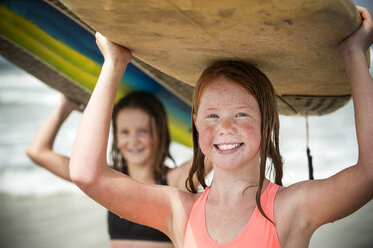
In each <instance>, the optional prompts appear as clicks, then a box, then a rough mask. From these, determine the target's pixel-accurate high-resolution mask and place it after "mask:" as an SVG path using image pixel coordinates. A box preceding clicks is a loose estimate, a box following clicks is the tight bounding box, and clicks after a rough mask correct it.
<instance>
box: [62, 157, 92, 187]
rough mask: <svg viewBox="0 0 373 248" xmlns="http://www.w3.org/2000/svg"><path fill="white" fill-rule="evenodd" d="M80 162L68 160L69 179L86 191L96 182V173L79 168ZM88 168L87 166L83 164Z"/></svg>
mask: <svg viewBox="0 0 373 248" xmlns="http://www.w3.org/2000/svg"><path fill="white" fill-rule="evenodd" d="M81 167H83V166H81V163H80V165H79V162H76V161H73V160H71V161H70V168H69V171H70V179H71V181H72V182H73V183H74V184H75V185H76V186H78V187H79V188H80V189H81V190H82V191H84V192H87V191H89V189H90V188H91V187H92V186H94V185H95V184H97V181H98V178H99V176H98V173H93V171H88V170H83V169H81ZM84 167H86V168H88V166H84Z"/></svg>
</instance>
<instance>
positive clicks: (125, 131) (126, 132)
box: [120, 129, 129, 135]
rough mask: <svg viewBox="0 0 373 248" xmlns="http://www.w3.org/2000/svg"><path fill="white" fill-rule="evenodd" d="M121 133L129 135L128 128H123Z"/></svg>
mask: <svg viewBox="0 0 373 248" xmlns="http://www.w3.org/2000/svg"><path fill="white" fill-rule="evenodd" d="M120 133H121V134H124V135H128V133H129V132H128V130H127V129H123V130H121V131H120Z"/></svg>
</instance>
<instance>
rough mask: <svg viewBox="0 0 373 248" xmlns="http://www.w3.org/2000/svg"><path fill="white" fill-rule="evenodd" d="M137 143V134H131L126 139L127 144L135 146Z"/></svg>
mask: <svg viewBox="0 0 373 248" xmlns="http://www.w3.org/2000/svg"><path fill="white" fill-rule="evenodd" d="M138 142H139V137H138V135H137V134H131V135H129V137H128V143H129V144H131V145H136V144H137V143H138Z"/></svg>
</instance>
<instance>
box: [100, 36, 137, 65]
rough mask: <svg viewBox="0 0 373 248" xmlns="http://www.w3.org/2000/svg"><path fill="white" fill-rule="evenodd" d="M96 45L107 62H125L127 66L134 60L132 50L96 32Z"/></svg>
mask: <svg viewBox="0 0 373 248" xmlns="http://www.w3.org/2000/svg"><path fill="white" fill-rule="evenodd" d="M96 43H97V46H98V47H99V48H100V51H101V53H102V55H103V56H104V58H105V61H112V62H114V63H117V62H123V63H125V65H127V64H128V63H129V62H130V61H131V59H132V53H131V51H130V50H128V49H127V48H125V47H122V46H120V45H118V44H115V43H113V42H111V41H109V40H108V39H107V38H106V37H105V36H103V35H102V34H100V33H99V32H96Z"/></svg>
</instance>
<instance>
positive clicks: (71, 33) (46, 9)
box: [0, 0, 191, 125]
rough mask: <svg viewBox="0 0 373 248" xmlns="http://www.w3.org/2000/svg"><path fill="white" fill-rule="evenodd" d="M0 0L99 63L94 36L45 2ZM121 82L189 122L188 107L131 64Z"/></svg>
mask: <svg viewBox="0 0 373 248" xmlns="http://www.w3.org/2000/svg"><path fill="white" fill-rule="evenodd" d="M0 3H1V4H2V5H3V6H6V7H8V8H9V9H11V10H12V11H14V12H16V13H17V14H19V15H21V16H23V17H25V18H26V19H28V20H30V21H31V22H33V23H34V24H35V25H37V26H38V27H39V28H40V29H42V30H44V31H45V32H46V33H48V34H49V35H51V36H52V37H54V38H55V39H57V40H59V41H61V42H63V43H64V44H66V45H68V46H69V47H71V48H73V49H74V50H76V51H78V52H80V53H82V54H84V55H85V56H86V57H89V58H91V59H92V60H93V61H96V62H97V63H99V64H102V63H103V57H102V55H101V53H100V51H99V49H98V48H97V46H96V42H95V38H94V35H92V34H91V33H90V32H88V31H87V30H86V29H84V28H83V27H81V26H80V25H79V24H77V23H76V22H74V21H73V20H71V19H70V18H69V17H67V16H66V15H64V14H63V13H61V12H60V11H58V10H57V9H55V8H54V7H52V6H50V5H49V4H47V3H46V2H44V1H41V0H17V1H11V0H0ZM122 83H124V84H125V85H126V86H127V87H128V88H130V89H131V90H144V91H148V92H151V93H152V94H154V95H156V96H157V97H158V98H159V99H160V100H161V101H162V103H163V104H164V105H165V107H166V109H167V112H168V113H169V114H171V115H173V116H174V117H175V118H177V119H179V120H180V121H182V122H183V123H185V124H187V125H190V123H191V115H190V112H191V108H190V106H189V105H187V104H186V103H185V102H183V101H182V100H180V99H179V98H177V97H176V96H175V95H174V94H172V93H171V92H170V91H168V90H167V89H166V88H164V87H163V86H162V85H160V84H159V83H157V82H156V81H155V80H154V79H152V78H151V77H149V76H148V75H147V74H146V73H144V72H143V71H141V70H140V69H139V68H137V67H136V66H134V65H133V64H130V66H128V68H127V70H126V73H125V75H124V77H123V79H122Z"/></svg>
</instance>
